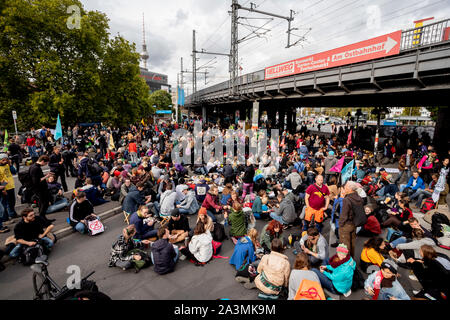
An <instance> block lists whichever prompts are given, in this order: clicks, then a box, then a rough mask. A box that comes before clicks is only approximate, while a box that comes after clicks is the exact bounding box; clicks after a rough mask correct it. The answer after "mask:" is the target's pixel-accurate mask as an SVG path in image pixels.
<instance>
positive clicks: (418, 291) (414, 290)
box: [412, 290, 420, 296]
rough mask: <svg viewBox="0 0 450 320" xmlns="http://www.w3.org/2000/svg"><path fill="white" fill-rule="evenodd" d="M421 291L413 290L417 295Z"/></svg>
mask: <svg viewBox="0 0 450 320" xmlns="http://www.w3.org/2000/svg"><path fill="white" fill-rule="evenodd" d="M419 292H420V291H419V290H413V291H412V293H413V295H415V296H416V295H417V294H418V293H419Z"/></svg>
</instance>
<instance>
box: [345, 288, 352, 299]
mask: <svg viewBox="0 0 450 320" xmlns="http://www.w3.org/2000/svg"><path fill="white" fill-rule="evenodd" d="M351 294H352V289H350V290H348V291H347V292H346V293H344V297H346V298H348V297H349V296H350V295H351Z"/></svg>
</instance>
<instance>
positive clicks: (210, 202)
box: [202, 185, 222, 222]
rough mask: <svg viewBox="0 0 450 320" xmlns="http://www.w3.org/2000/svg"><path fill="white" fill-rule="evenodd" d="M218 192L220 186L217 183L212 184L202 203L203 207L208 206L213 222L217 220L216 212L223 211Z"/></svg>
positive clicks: (207, 209)
mask: <svg viewBox="0 0 450 320" xmlns="http://www.w3.org/2000/svg"><path fill="white" fill-rule="evenodd" d="M218 194H219V188H217V186H215V185H213V186H211V188H210V189H209V191H208V193H207V194H206V197H205V200H204V201H203V203H202V207H204V208H206V212H207V213H208V216H210V217H211V219H212V220H213V222H217V218H216V217H215V215H214V214H219V213H221V211H222V206H220V205H219V199H218Z"/></svg>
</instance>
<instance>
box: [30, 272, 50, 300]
mask: <svg viewBox="0 0 450 320" xmlns="http://www.w3.org/2000/svg"><path fill="white" fill-rule="evenodd" d="M33 288H34V300H50V298H51V294H50V283H49V282H48V280H46V279H45V278H44V276H43V275H42V273H38V272H34V273H33Z"/></svg>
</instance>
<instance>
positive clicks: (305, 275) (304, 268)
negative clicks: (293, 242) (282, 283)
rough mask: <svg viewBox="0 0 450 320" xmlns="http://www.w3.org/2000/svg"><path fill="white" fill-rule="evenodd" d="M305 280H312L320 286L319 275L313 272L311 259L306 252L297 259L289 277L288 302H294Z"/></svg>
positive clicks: (298, 255)
mask: <svg viewBox="0 0 450 320" xmlns="http://www.w3.org/2000/svg"><path fill="white" fill-rule="evenodd" d="M303 280H311V281H315V282H317V283H319V284H320V279H319V277H318V276H317V274H316V273H315V272H314V271H312V270H311V265H310V259H309V257H308V255H307V254H306V253H304V252H300V253H299V254H297V256H296V257H295V263H294V268H293V269H292V271H291V274H290V276H289V294H288V300H293V299H294V297H295V295H296V294H297V291H298V288H299V287H300V285H301V284H302V281H303Z"/></svg>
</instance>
